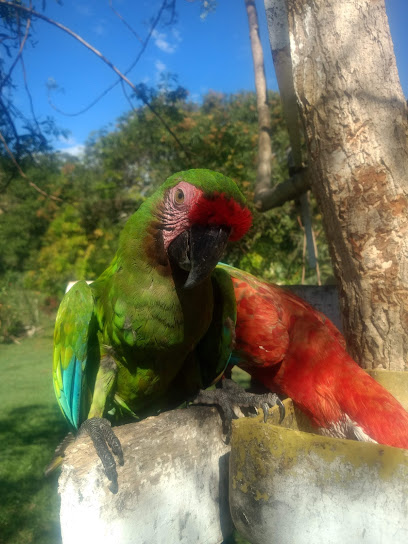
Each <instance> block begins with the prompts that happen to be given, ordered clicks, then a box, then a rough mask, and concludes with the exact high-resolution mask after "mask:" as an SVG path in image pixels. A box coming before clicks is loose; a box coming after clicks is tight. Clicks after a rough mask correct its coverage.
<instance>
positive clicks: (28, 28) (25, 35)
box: [0, 2, 31, 91]
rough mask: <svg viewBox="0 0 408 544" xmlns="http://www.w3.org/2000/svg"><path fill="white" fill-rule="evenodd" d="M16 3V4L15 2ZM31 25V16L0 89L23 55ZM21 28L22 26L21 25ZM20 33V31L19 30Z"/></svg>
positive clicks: (0, 88)
mask: <svg viewBox="0 0 408 544" xmlns="http://www.w3.org/2000/svg"><path fill="white" fill-rule="evenodd" d="M13 5H14V4H13ZM30 5H31V2H30ZM30 25H31V18H30V17H29V18H28V19H27V22H26V29H25V32H24V37H23V40H22V41H21V43H20V48H19V50H18V53H17V55H16V58H15V59H14V61H13V63H12V64H11V66H10V70H9V71H8V74H7V75H6V77H5V78H4V79H3V81H2V82H1V84H0V91H1V90H2V88H3V87H4V85H5V84H6V83H7V81H8V80H9V79H10V76H11V74H12V73H13V70H14V68H15V67H16V64H17V62H18V60H19V58H20V57H21V54H22V52H23V49H24V46H25V44H26V41H27V38H28V33H29V31H30ZM19 28H20V27H19ZM18 34H19V32H18Z"/></svg>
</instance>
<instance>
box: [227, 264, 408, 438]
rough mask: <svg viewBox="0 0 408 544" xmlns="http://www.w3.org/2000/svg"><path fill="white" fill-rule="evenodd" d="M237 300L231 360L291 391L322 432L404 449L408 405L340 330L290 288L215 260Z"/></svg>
mask: <svg viewBox="0 0 408 544" xmlns="http://www.w3.org/2000/svg"><path fill="white" fill-rule="evenodd" d="M218 269H221V270H224V271H225V272H226V273H227V274H228V275H229V276H230V278H231V279H232V282H233V285H234V293H235V299H236V304H237V320H236V326H235V343H234V348H233V351H232V355H231V358H230V361H229V365H230V366H231V365H237V366H238V367H239V368H242V369H243V370H245V371H246V372H248V373H249V374H250V375H251V378H252V379H253V380H255V382H258V383H260V384H262V385H263V386H264V387H266V388H267V389H268V390H270V391H273V392H274V393H277V394H278V395H280V396H282V395H284V396H287V397H290V398H291V399H292V400H293V403H294V404H295V406H297V407H298V408H299V409H300V410H301V411H302V412H303V413H304V414H305V415H306V416H307V418H308V419H309V420H310V422H311V424H312V425H313V427H314V428H315V429H316V432H317V433H319V434H323V435H326V436H331V437H337V438H348V439H354V440H360V441H366V442H376V443H379V444H385V445H388V446H394V447H398V448H404V449H408V412H407V411H406V410H405V409H404V408H403V406H402V405H401V404H400V403H399V402H398V401H397V400H396V399H395V398H394V397H393V396H392V395H391V394H390V393H389V392H388V391H387V390H386V389H385V388H384V387H383V386H381V385H380V384H379V383H378V382H376V381H375V380H374V379H373V378H372V377H371V376H370V375H369V374H367V373H366V372H365V371H364V370H363V369H362V368H361V367H360V366H359V365H358V364H357V363H356V362H355V361H354V360H353V359H352V358H351V356H350V355H349V354H348V353H347V351H346V343H345V339H344V337H343V335H342V334H341V333H340V331H339V330H338V329H337V328H336V327H335V325H334V324H333V323H332V322H331V321H330V320H329V319H328V318H327V317H326V316H325V315H324V314H322V313H321V312H319V311H317V310H316V309H314V308H313V307H312V306H310V305H309V304H308V303H306V302H305V301H304V300H302V299H301V298H299V297H298V296H296V295H295V294H293V293H291V292H290V291H289V290H288V289H285V288H283V287H280V286H277V285H273V284H271V283H268V282H266V281H262V280H260V279H258V278H256V277H255V276H253V275H251V274H250V273H248V272H244V271H242V270H239V269H237V268H233V267H231V266H228V265H224V264H219V265H218Z"/></svg>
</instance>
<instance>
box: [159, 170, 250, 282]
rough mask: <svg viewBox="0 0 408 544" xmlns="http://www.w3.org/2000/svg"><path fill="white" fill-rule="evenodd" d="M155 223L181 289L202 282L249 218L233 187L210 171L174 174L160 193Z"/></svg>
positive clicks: (246, 224)
mask: <svg viewBox="0 0 408 544" xmlns="http://www.w3.org/2000/svg"><path fill="white" fill-rule="evenodd" d="M161 190H162V191H163V193H162V199H161V205H160V206H159V213H158V218H159V221H160V224H161V232H162V237H163V245H164V251H165V252H166V254H167V256H168V259H169V261H170V263H171V266H172V268H173V269H174V268H176V269H178V270H180V271H183V272H184V274H183V273H182V275H184V276H185V277H186V280H185V283H184V288H185V289H191V288H192V287H194V286H196V285H198V284H199V283H201V282H202V281H204V280H205V279H206V278H207V277H208V276H209V275H210V274H211V272H212V271H213V269H214V268H215V266H216V264H217V263H218V261H219V260H220V259H221V256H222V255H223V253H224V250H225V247H226V245H227V242H228V240H232V241H234V240H239V239H240V238H241V237H242V236H243V235H244V234H245V233H246V232H247V230H248V229H249V227H250V226H251V221H252V217H251V212H250V211H249V209H248V208H247V206H246V202H245V198H244V196H243V195H242V193H241V192H240V191H239V189H238V187H237V185H236V184H235V183H234V182H233V181H232V180H231V179H230V178H228V177H226V176H224V175H222V174H220V173H218V172H213V171H211V170H204V169H196V170H188V171H185V172H178V173H177V174H174V175H173V176H171V177H170V178H169V179H168V180H167V181H166V182H165V183H164V184H163V186H162V187H161Z"/></svg>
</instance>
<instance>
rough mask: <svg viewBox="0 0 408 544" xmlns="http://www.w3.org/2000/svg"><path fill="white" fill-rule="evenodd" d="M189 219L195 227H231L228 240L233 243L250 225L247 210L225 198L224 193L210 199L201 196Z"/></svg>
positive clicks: (250, 217)
mask: <svg viewBox="0 0 408 544" xmlns="http://www.w3.org/2000/svg"><path fill="white" fill-rule="evenodd" d="M189 219H190V222H191V224H196V225H225V226H227V227H231V235H230V237H229V239H230V240H231V241H233V242H234V241H236V240H239V239H240V238H242V236H244V234H246V232H247V231H248V229H249V227H250V226H251V224H252V215H251V212H250V211H249V209H248V208H246V207H245V206H241V205H240V204H239V203H238V202H236V201H235V200H234V199H232V198H231V199H230V198H227V197H226V196H225V194H224V193H221V194H219V195H216V196H211V197H207V196H205V195H201V197H200V198H199V200H198V201H197V203H196V204H195V206H194V207H193V208H192V209H191V212H190V215H189Z"/></svg>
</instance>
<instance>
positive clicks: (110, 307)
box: [53, 169, 251, 492]
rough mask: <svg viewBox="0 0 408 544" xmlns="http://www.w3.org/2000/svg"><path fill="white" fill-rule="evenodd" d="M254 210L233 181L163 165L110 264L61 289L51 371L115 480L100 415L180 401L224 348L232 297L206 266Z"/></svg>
mask: <svg viewBox="0 0 408 544" xmlns="http://www.w3.org/2000/svg"><path fill="white" fill-rule="evenodd" d="M250 224H251V213H250V211H249V209H248V208H247V206H246V203H245V199H244V197H243V196H242V194H241V193H240V191H239V189H238V188H237V186H236V184H235V183H234V182H233V181H232V180H231V179H229V178H227V177H225V176H223V175H222V174H219V173H216V172H212V171H210V170H204V169H196V170H189V171H185V172H179V173H177V174H174V175H173V176H171V177H170V178H169V179H168V180H167V181H166V182H165V183H164V184H163V185H162V186H161V187H160V188H159V189H158V190H157V191H156V192H155V193H154V194H153V195H152V196H151V197H150V198H149V199H147V200H146V201H145V202H144V203H143V204H142V205H141V206H140V208H139V209H138V210H137V211H136V212H135V213H134V214H133V215H132V216H131V217H130V218H129V220H128V221H127V223H126V225H125V227H124V230H123V232H122V234H121V236H120V241H119V249H118V251H117V253H116V255H115V257H114V259H113V261H112V262H111V264H110V265H109V266H108V268H107V269H106V270H105V271H104V272H103V273H102V274H101V276H100V277H99V278H98V279H97V280H96V281H94V282H93V283H92V284H91V285H88V284H87V283H86V282H85V281H80V282H78V283H76V284H75V285H74V286H73V287H72V288H71V290H70V291H69V292H68V293H67V294H66V295H65V297H64V298H63V300H62V302H61V305H60V308H59V311H58V314H57V318H56V325H55V334H54V358H53V382H54V389H55V394H56V397H57V400H58V403H59V405H60V407H61V409H62V412H63V414H64V416H65V418H66V419H67V421H68V423H69V424H70V426H71V428H72V429H73V430H78V429H81V430H86V431H87V432H88V433H89V434H90V436H91V438H92V440H93V442H94V445H95V448H96V450H97V452H98V454H99V456H100V458H101V460H102V463H103V465H104V468H105V472H106V475H107V476H108V478H109V479H110V481H111V490H112V491H114V492H115V491H116V490H117V473H116V464H115V459H114V457H113V455H112V453H111V451H110V450H112V452H113V454H115V455H116V456H117V458H118V460H119V463H123V453H122V450H121V446H120V443H119V441H118V439H117V437H116V436H115V434H114V432H113V431H112V429H111V427H110V421H109V420H108V419H107V417H111V418H115V417H116V418H117V419H122V420H123V418H124V417H126V416H131V417H141V416H145V415H151V414H154V413H157V412H158V411H159V410H161V409H164V408H169V407H172V406H176V405H178V404H180V403H182V402H183V401H186V399H187V398H189V397H190V396H191V395H193V394H194V393H195V392H197V391H198V390H199V388H205V387H208V386H209V385H210V384H211V383H212V382H214V381H216V380H217V378H219V377H220V376H221V375H222V373H223V371H224V369H225V367H226V365H227V363H228V360H229V357H230V354H231V349H232V344H233V339H234V327H235V321H236V304H235V298H234V292H233V288H232V282H231V279H230V277H229V276H228V274H226V273H225V271H224V270H223V269H222V268H219V269H216V270H214V269H215V266H216V264H217V262H218V261H219V259H220V258H221V256H222V254H223V251H224V249H225V247H226V244H227V241H228V240H232V241H234V240H238V239H240V238H241V237H242V236H243V235H244V234H245V233H246V231H247V230H248V228H249V227H250Z"/></svg>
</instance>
